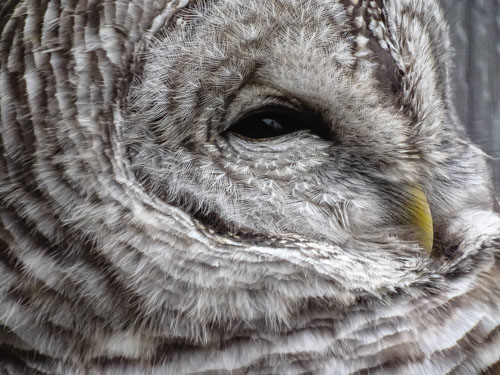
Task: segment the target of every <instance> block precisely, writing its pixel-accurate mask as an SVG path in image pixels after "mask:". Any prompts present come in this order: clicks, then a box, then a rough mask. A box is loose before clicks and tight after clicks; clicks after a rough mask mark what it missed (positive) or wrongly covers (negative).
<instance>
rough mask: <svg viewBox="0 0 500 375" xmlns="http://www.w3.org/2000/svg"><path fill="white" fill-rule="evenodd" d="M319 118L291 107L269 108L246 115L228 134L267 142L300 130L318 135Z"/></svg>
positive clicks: (232, 126)
mask: <svg viewBox="0 0 500 375" xmlns="http://www.w3.org/2000/svg"><path fill="white" fill-rule="evenodd" d="M318 124H321V122H318V119H317V116H314V115H311V116H308V114H307V113H304V112H299V111H297V110H294V109H291V108H289V107H282V106H267V107H263V108H260V109H258V110H255V111H251V112H250V113H248V114H246V115H245V116H243V117H242V118H240V119H239V120H237V121H236V122H235V123H234V124H232V125H231V126H230V127H229V129H228V132H230V133H233V134H236V135H238V136H241V137H244V138H247V139H250V140H252V141H265V140H269V139H273V138H278V137H282V136H284V135H287V134H291V133H294V132H297V131H300V130H310V131H312V132H313V133H316V134H318V132H317V131H315V130H317V128H318Z"/></svg>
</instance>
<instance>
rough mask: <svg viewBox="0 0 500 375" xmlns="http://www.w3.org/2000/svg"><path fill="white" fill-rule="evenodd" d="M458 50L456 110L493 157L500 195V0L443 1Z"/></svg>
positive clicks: (454, 75)
mask: <svg viewBox="0 0 500 375" xmlns="http://www.w3.org/2000/svg"><path fill="white" fill-rule="evenodd" d="M441 3H442V6H443V8H444V13H445V15H446V18H447V20H448V24H449V28H450V34H451V42H452V45H453V48H454V49H455V69H454V72H453V77H454V82H453V84H454V90H455V102H456V105H457V110H458V114H459V116H460V118H461V119H462V122H463V123H464V125H465V126H466V128H467V130H468V132H469V135H470V137H471V139H472V140H473V141H474V142H475V143H476V144H478V145H480V146H481V148H482V149H483V150H484V151H486V152H487V153H488V154H489V155H490V156H492V157H493V158H495V159H496V160H492V162H491V165H492V167H493V173H494V178H495V184H496V191H497V196H500V0H441Z"/></svg>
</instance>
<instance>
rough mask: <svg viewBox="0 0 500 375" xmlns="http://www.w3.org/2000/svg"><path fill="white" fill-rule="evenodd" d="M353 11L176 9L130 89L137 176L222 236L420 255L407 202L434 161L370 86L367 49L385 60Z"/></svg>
mask: <svg viewBox="0 0 500 375" xmlns="http://www.w3.org/2000/svg"><path fill="white" fill-rule="evenodd" d="M353 12H354V10H351V16H354V15H355V14H353ZM351 16H350V15H349V14H348V13H346V11H345V8H344V6H343V5H342V4H339V3H336V2H332V1H299V0H297V1H273V2H265V3H262V2H260V1H234V2H227V3H223V4H222V3H220V4H211V5H206V6H201V7H198V8H195V9H194V10H190V11H187V12H185V13H182V14H181V15H180V16H179V18H178V19H177V23H176V26H175V28H172V29H168V30H166V31H165V32H164V33H163V34H162V35H159V36H158V37H157V38H156V40H155V42H154V43H153V45H152V46H151V47H150V48H148V50H147V52H146V53H144V61H143V65H142V67H141V69H142V71H141V73H140V76H139V77H140V78H139V79H137V80H136V81H135V82H134V84H133V85H132V86H131V88H130V91H129V98H128V105H129V107H130V110H129V117H128V118H127V121H126V124H125V126H124V131H123V137H124V139H125V142H126V143H127V144H128V148H129V155H131V158H130V160H131V165H132V168H133V169H134V172H135V174H136V176H137V178H138V180H139V181H141V182H142V184H143V185H144V186H145V187H146V188H147V189H148V191H150V192H151V193H153V194H155V195H158V196H159V197H160V198H161V199H162V200H165V201H167V202H169V203H174V204H176V205H178V206H180V207H181V208H182V209H183V210H186V211H187V212H189V213H190V214H192V215H193V216H194V217H196V218H197V219H199V220H201V221H202V222H204V223H205V224H206V225H208V226H210V227H215V228H217V229H219V230H222V231H224V232H226V233H236V234H243V235H246V236H256V235H259V236H266V237H272V236H276V237H283V236H291V235H299V236H302V237H306V238H319V239H322V240H327V241H330V242H333V243H335V244H344V243H345V242H346V241H351V240H353V239H365V240H366V239H368V238H371V239H372V240H374V239H375V240H377V241H380V240H384V239H387V238H398V239H399V240H400V241H402V242H408V243H415V245H416V246H417V247H419V248H422V243H419V241H418V237H419V233H420V232H421V230H422V228H421V227H420V226H419V225H415V223H414V221H413V220H412V217H413V216H414V214H415V212H413V208H412V201H414V200H415V199H417V198H415V196H414V191H415V190H417V191H419V190H422V189H424V185H425V181H426V178H428V177H429V175H430V174H431V168H432V160H433V158H436V157H437V156H436V155H438V153H435V152H434V151H433V150H429V149H425V148H422V147H421V146H420V143H421V142H422V134H420V133H419V131H420V130H419V128H418V126H417V125H418V124H417V123H418V120H417V119H412V118H409V117H408V116H407V115H406V112H404V111H401V109H400V107H401V100H400V98H399V97H398V93H397V92H392V91H390V90H386V89H384V84H385V82H381V81H380V80H379V78H377V74H379V75H380V71H379V70H380V69H382V68H380V66H379V65H380V64H379V63H378V60H377V58H378V56H376V54H377V53H378V54H381V53H383V54H385V55H386V56H385V55H384V57H385V58H389V57H390V52H389V51H388V50H387V49H382V48H381V47H380V46H379V45H380V43H381V41H369V39H368V38H367V37H365V36H363V35H362V33H361V32H357V31H356V30H354V31H353V30H352V28H351V26H350V25H351V20H350V17H351ZM369 42H370V43H375V44H376V45H377V46H378V49H376V50H375V49H374V50H373V51H372V50H371V49H370V47H369V46H368V43H369ZM377 43H378V44H377ZM382 45H383V44H382ZM384 47H386V48H387V46H386V45H384ZM374 51H375V52H374ZM360 56H361V57H360ZM384 69H386V70H387V71H389V68H387V67H385V68H384ZM385 74H386V76H387V79H389V78H391V77H390V76H389V75H390V74H392V75H394V74H395V72H389V73H387V72H385ZM426 136H427V137H428V138H432V141H433V142H434V141H436V139H437V138H438V135H436V134H427V135H426ZM425 144H426V145H427V146H428V145H429V142H426V143H425ZM425 205H426V203H425V202H424V203H421V204H420V206H425Z"/></svg>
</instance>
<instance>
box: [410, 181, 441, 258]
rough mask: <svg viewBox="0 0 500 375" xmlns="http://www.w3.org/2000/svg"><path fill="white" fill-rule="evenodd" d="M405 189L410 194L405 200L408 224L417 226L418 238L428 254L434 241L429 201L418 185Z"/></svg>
mask: <svg viewBox="0 0 500 375" xmlns="http://www.w3.org/2000/svg"><path fill="white" fill-rule="evenodd" d="M407 191H408V193H409V195H410V198H409V199H408V202H406V208H407V210H408V211H407V213H408V216H409V218H410V224H411V225H413V226H415V227H417V228H418V237H419V238H418V240H419V242H420V244H421V245H422V247H423V248H424V249H425V251H426V252H427V254H430V253H431V252H432V245H433V242H434V229H433V226H432V215H431V209H430V207H429V202H428V201H427V197H426V195H425V193H424V191H423V190H422V189H421V188H420V187H417V186H411V187H409V188H407Z"/></svg>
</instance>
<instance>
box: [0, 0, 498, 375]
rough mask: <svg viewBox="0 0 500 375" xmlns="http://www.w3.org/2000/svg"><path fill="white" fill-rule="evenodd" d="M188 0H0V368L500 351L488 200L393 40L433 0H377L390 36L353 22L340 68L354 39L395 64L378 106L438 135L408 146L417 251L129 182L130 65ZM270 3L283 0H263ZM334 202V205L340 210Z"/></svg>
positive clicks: (343, 360) (197, 369) (348, 359)
mask: <svg viewBox="0 0 500 375" xmlns="http://www.w3.org/2000/svg"><path fill="white" fill-rule="evenodd" d="M288 2H289V3H290V4H291V5H292V6H296V5H297V4H299V3H300V4H302V5H301V6H303V7H304V9H307V7H308V6H309V7H311V6H313V7H314V6H316V5H315V3H318V4H321V6H322V7H324V8H321V9H327V8H326V7H328V6H330V5H328V3H335V4H334V6H333V5H332V9H334V10H335V11H338V12H340V13H341V14H345V17H346V18H345V20H346V22H353V25H355V22H360V21H359V20H358V21H356V16H357V13H356V12H361V10H359V9H357V8H353V7H354V5H356V4H358V1H352V0H351V1H350V2H349V1H340V2H338V3H336V2H334V1H333V0H332V1H326V0H324V1H323V0H322V1H319V0H318V1H316V0H310V1H305V0H304V1H298V0H297V1H295V0H293V1H292V0H289V1H288ZM193 3H194V2H193V1H184V0H172V1H168V0H103V1H96V0H23V1H15V0H14V1H13V0H7V1H5V0H4V1H3V2H2V5H0V32H1V37H0V110H1V111H0V373H1V374H205V375H207V374H243V373H251V374H270V373H273V374H308V373H314V374H378V373H384V374H386V373H394V374H446V373H453V374H474V373H481V372H482V371H487V369H488V368H489V367H490V366H492V365H493V364H495V362H497V361H498V360H499V358H500V284H499V282H498V280H499V279H500V218H499V216H498V214H497V213H495V212H494V208H493V206H494V204H493V203H492V202H493V201H494V198H493V197H492V196H491V194H489V192H488V191H487V188H488V187H489V186H490V185H489V184H490V183H489V182H488V178H489V177H488V175H487V172H486V167H485V164H484V159H483V156H482V154H481V153H480V152H479V151H478V150H477V149H476V148H475V147H474V146H471V145H469V144H468V143H467V142H464V141H461V140H459V139H461V138H460V130H456V129H455V128H454V125H453V126H452V125H450V124H452V123H453V122H454V121H455V120H456V118H455V117H454V110H453V108H451V106H450V104H449V98H448V95H449V94H448V91H446V90H444V89H443V90H439V89H436V92H434V91H433V95H434V96H432V98H434V99H435V100H436V101H439V105H436V108H435V109H434V108H432V109H429V110H428V113H427V112H426V113H425V115H422V112H425V111H426V110H427V109H428V108H430V107H432V105H433V103H430V99H429V97H431V96H426V95H425V93H426V92H430V91H429V90H431V88H429V87H427V86H425V87H422V86H419V85H415V86H412V85H413V84H414V81H413V78H412V77H415V76H417V75H418V74H420V73H419V72H421V70H419V69H420V68H421V66H419V65H418V61H406V60H405V58H406V59H409V57H408V56H409V55H408V54H407V55H400V56H399V55H398V53H400V52H401V51H402V50H405V48H407V47H408V46H407V45H406V44H407V43H408V40H406V39H404V37H401V38H400V39H397V36H398V34H396V33H398V32H400V31H399V30H400V29H401V27H403V26H408V29H411V27H416V26H415V25H413V24H412V20H413V18H412V16H413V17H415V18H418V17H423V18H424V19H425V20H426V22H428V23H430V22H436V18H435V17H437V20H439V19H440V18H439V17H441V16H440V13H439V10H437V9H435V10H433V12H437V13H436V14H438V15H437V16H436V15H434V14H432V15H431V16H429V15H428V14H427V13H426V12H427V10H426V9H427V8H426V7H429V6H430V5H429V3H430V1H424V0H421V1H417V0H401V1H393V2H392V4H391V2H389V3H390V4H389V5H383V2H381V1H377V2H376V3H377V5H378V6H380V7H382V6H383V7H384V8H383V16H382V18H378V20H379V21H380V25H383V22H386V25H385V26H384V27H385V28H386V34H377V35H379V37H378V39H377V40H378V43H380V42H381V41H384V43H387V45H386V44H384V43H382V44H381V45H383V46H384V47H387V48H388V49H380V48H378V47H377V48H374V47H371V48H373V49H372V50H369V51H368V52H366V54H364V52H363V53H360V50H362V48H363V39H362V38H360V37H359V36H360V35H361V36H363V35H365V37H366V38H368V39H370V38H371V35H372V34H370V33H369V32H363V33H361V32H357V31H356V29H355V27H356V26H353V28H352V30H351V29H349V30H351V31H349V33H351V34H352V38H350V39H349V40H350V42H352V43H353V44H352V45H351V46H350V47H349V48H348V50H349V53H350V54H352V59H354V60H352V61H355V64H352V67H351V68H352V69H354V70H355V69H359V70H360V71H363V72H365V73H366V72H367V71H368V72H369V71H370V69H377V68H376V67H375V68H374V67H373V66H372V65H373V64H372V65H370V61H372V60H368V59H367V57H366V56H367V55H370V54H371V55H370V56H372V57H373V56H375V58H376V57H377V56H378V57H379V58H382V57H381V56H383V57H384V58H386V59H387V61H389V62H390V64H394V66H398V69H399V70H397V72H399V73H398V74H403V77H400V76H398V74H396V73H394V72H395V71H393V70H391V68H390V66H389V68H388V67H387V66H385V68H384V69H389V70H390V72H391V73H390V74H392V75H391V79H395V80H398V81H397V82H399V83H400V87H399V88H398V90H402V91H404V93H403V94H401V96H400V99H398V100H399V101H397V102H395V103H392V104H391V105H394V108H396V107H398V108H399V107H404V108H407V110H405V112H404V114H405V116H408V117H411V116H413V117H412V118H416V119H417V120H419V116H420V115H422V121H420V122H419V124H420V125H419V126H421V130H420V131H419V132H418V136H419V137H424V138H423V139H424V141H425V139H431V138H432V140H433V142H434V143H433V145H434V144H439V146H436V147H438V148H439V149H438V150H434V149H430V148H429V149H425V150H423V151H422V152H421V154H422V155H424V156H422V158H423V159H425V160H426V163H429V165H432V167H429V170H430V171H432V172H429V173H428V174H427V175H426V176H428V177H427V178H428V181H429V182H428V185H426V186H427V187H426V189H427V191H428V194H429V199H430V201H431V209H432V210H433V211H434V212H433V214H435V222H436V229H435V230H436V236H437V244H436V249H438V250H436V251H435V253H434V254H433V255H432V256H430V257H428V256H426V255H425V254H424V253H423V252H422V250H421V249H420V248H419V247H418V246H416V245H415V244H413V243H411V242H408V241H402V240H401V239H399V238H398V237H392V236H383V237H381V238H378V237H370V238H368V239H367V238H366V237H364V238H360V237H356V236H353V237H352V238H349V239H347V240H345V241H344V242H343V243H342V244H340V243H335V241H332V240H331V239H329V238H325V237H321V236H319V235H318V236H314V235H308V234H307V233H297V234H289V233H288V234H286V233H285V234H283V233H273V234H272V235H266V234H263V235H261V236H257V235H255V236H248V235H247V236H245V235H241V233H240V234H238V233H236V234H234V233H233V231H224V230H220V229H218V228H212V227H211V226H210V225H209V224H207V221H206V220H201V219H199V218H197V217H196V216H195V215H193V214H192V212H191V211H190V210H188V209H185V208H184V207H183V206H182V205H181V204H179V203H178V202H175V203H172V202H170V201H167V200H166V199H164V196H162V195H161V194H159V193H158V194H157V191H156V190H157V189H156V190H155V191H153V189H149V188H148V186H147V184H144V183H141V182H138V173H137V170H134V167H135V166H134V160H135V159H134V158H133V157H132V156H130V155H129V154H128V153H129V152H132V151H131V150H133V147H132V146H131V145H132V144H133V145H137V142H139V146H140V147H139V148H140V152H146V151H148V150H149V151H151V150H154V149H153V146H152V148H151V149H149V148H148V149H143V148H142V146H141V145H142V143H140V142H141V139H142V138H140V136H137V138H134V142H135V143H134V142H132V141H130V138H128V137H132V135H137V134H135V133H134V124H136V123H135V122H132V125H131V122H130V121H129V119H130V113H129V109H130V108H129V107H128V106H129V102H128V101H129V100H131V99H130V92H129V90H130V87H135V86H134V84H132V83H131V82H132V78H133V77H134V76H136V77H137V76H139V77H141V74H142V71H143V69H144V64H145V63H144V56H151V55H152V54H151V53H149V52H150V51H148V49H149V48H152V46H156V47H158V45H159V44H158V43H159V41H160V43H161V42H162V41H163V42H165V41H166V42H168V40H169V39H168V38H167V39H162V38H164V36H165V35H167V36H168V33H169V30H171V28H175V27H180V26H179V25H182V23H183V22H188V23H189V22H190V21H189V20H190V18H189V17H193V18H196V17H195V16H194V15H190V13H188V12H189V10H187V8H192V7H195V8H196V6H195V4H193ZM207 3H208V2H207ZM213 3H217V6H219V7H221V8H223V6H224V4H222V5H221V4H220V3H221V2H215V1H214V2H213ZM222 3H224V2H222ZM237 3H238V2H234V4H237ZM250 3H252V2H249V4H250ZM273 3H275V4H281V3H286V1H285V0H283V1H276V2H273V1H264V2H262V3H261V4H260V5H259V6H260V7H262V9H264V8H265V9H267V8H270V7H272V5H273ZM359 3H360V4H361V5H363V4H365V5H366V4H367V2H363V1H359ZM234 4H233V6H236V5H234ZM307 4H309V5H307ZM311 4H312V5H311ZM325 4H326V5H325ZM353 4H354V5H353ZM318 6H319V5H318ZM366 6H368V5H366ZM203 7H205V8H203ZM349 7H351V8H352V9H351V8H349ZM430 7H431V8H432V9H433V8H434V6H430ZM196 9H197V10H196V11H197V12H201V13H202V14H203V12H208V11H211V10H210V6H209V4H204V5H203V6H202V7H199V8H196ZM214 9H218V8H214ZM314 9H316V8H314ZM367 9H368V8H367ZM375 9H378V8H375ZM405 9H406V10H407V9H410V10H411V12H407V13H405V12H406V10H405ZM304 12H305V11H304ZM367 12H368V11H367ZM214 14H215V11H214ZM256 14H257V13H256ZM349 14H350V15H349ZM367 14H368V13H367ZM400 15H401V18H399V17H400ZM403 15H404V16H403ZM358 16H359V15H358ZM318 17H319V16H318ZM425 17H429V18H428V19H426V18H425ZM367 20H368V21H369V19H367ZM337 21H338V20H337ZM337 21H335V22H337ZM203 22H204V21H201V22H200V26H196V25H197V24H196V23H194V26H192V27H193V29H196V27H200V28H202V26H201V25H202V24H203ZM398 22H399V23H398ZM365 23H366V21H365ZM368 23H369V22H368ZM349 25H350V24H349ZM367 27H368V26H367ZM398 27H399V28H398ZM222 28H223V27H222V26H221V29H222ZM391 28H392V29H391ZM367 30H368V29H367ZM391 30H392V31H391ZM186 32H187V31H186ZM345 32H346V31H343V33H344V34H342V35H347V34H345ZM438 32H442V33H443V35H445V34H446V32H445V31H442V30H441V28H437V29H436V33H437V34H436V35H438V34H439V33H438ZM193 33H194V31H193ZM391 33H392V34H391ZM339 35H340V34H339ZM356 35H357V36H356ZM391 35H392V36H391ZM356 38H357V39H356ZM443 38H446V36H443ZM171 40H172V43H173V42H175V38H174V37H172V39H171ZM422 43H424V42H422ZM429 43H431V42H429ZM443 43H444V44H446V43H445V42H443ZM431 44H432V43H431ZM371 45H372V44H367V46H371ZM410 47H411V46H410ZM410 47H408V48H409V50H411V48H410ZM434 47H435V46H434ZM439 47H440V48H441V47H442V48H445V47H446V46H444V47H443V46H442V45H441V44H439ZM228 48H229V47H228ZM391 48H392V51H391ZM386 51H389V52H386ZM356 53H357V55H356V56H355V54H356ZM409 53H410V52H409ZM433 53H435V56H432V57H433V58H434V59H432V64H434V65H432V64H431V63H429V64H430V65H431V66H432V69H434V71H433V72H434V73H435V72H436V71H438V73H435V76H436V77H437V78H435V80H434V83H435V84H436V85H439V84H443V85H445V86H446V85H448V82H447V78H446V77H447V75H446V74H447V73H446V69H448V67H447V66H445V67H444V68H443V69H444V73H442V72H441V71H440V70H439V69H440V68H439V67H440V64H441V60H442V61H444V63H443V64H444V65H446V61H447V60H446V59H447V57H446V53H447V52H446V53H445V52H442V53H440V52H439V51H433ZM153 55H154V54H153ZM154 56H161V53H160V52H158V53H157V54H156V55H154ZM398 56H399V57H398ZM398 58H399V59H398ZM175 63H179V64H181V65H179V66H182V61H175ZM412 64H413V65H412ZM160 65H161V64H160ZM351 68H350V69H351ZM159 69H160V68H159ZM380 69H382V68H380ZM403 69H407V70H408V71H407V72H406V73H405V72H404V71H403ZM354 70H353V72H355V71H354ZM389 70H387V71H389ZM380 71H382V75H384V74H385V77H387V74H389V73H387V71H385V70H383V69H382V70H378V71H377V72H378V73H380ZM401 72H403V73H401ZM365 73H363V74H365ZM353 74H355V73H353ZM360 74H361V73H360ZM366 74H367V76H369V77H372V78H373V77H375V78H373V79H382V78H380V77H379V78H376V77H378V76H377V75H376V74H371V73H366ZM404 74H406V75H404ZM424 76H425V74H424ZM347 77H348V76H347V75H346V76H343V78H344V79H348V78H347ZM405 80H406V81H405ZM139 81H140V79H139ZM429 85H430V84H429ZM353 87H354V85H353ZM370 87H371V90H380V92H384V93H385V92H386V91H387V90H390V88H388V87H384V88H381V87H379V86H376V85H374V86H373V87H372V86H370ZM374 87H377V88H374ZM353 90H354V89H353ZM419 90H421V91H419ZM426 90H427V91H426ZM374 92H375V93H378V91H374ZM447 106H450V107H447ZM438 107H439V108H438ZM391 108H392V107H391ZM443 108H446V110H443ZM188 109H189V110H194V109H195V108H191V107H190V108H188ZM394 111H396V110H394ZM433 111H434V112H433ZM436 111H442V112H443V113H444V112H445V114H444V115H442V116H444V117H446V118H444V117H443V118H444V119H443V118H441V117H439V116H437V115H436V114H435V113H436ZM391 113H392V112H391ZM439 113H440V114H441V112H439ZM398 116H400V115H398ZM400 117H401V116H400ZM429 118H432V119H434V120H433V121H434V122H433V124H435V123H436V121H437V123H439V124H440V125H439V126H440V130H439V132H441V133H439V136H438V135H436V136H435V135H434V133H436V134H437V132H438V130H433V129H430V127H431V125H428V124H426V122H425V121H427V119H429ZM436 119H438V120H436ZM452 120H453V121H452ZM439 121H441V122H439ZM433 126H434V125H433ZM131 133H134V134H132V135H131ZM443 134H444V136H443ZM416 137H417V136H416ZM425 137H427V138H425ZM440 137H442V138H447V140H448V142H451V143H452V144H453V145H454V146H453V147H455V148H452V147H451V146H450V147H449V148H446V147H445V146H444V145H445V142H442V141H441V138H440ZM417 138H418V137H417ZM137 139H139V141H137ZM436 139H437V140H436ZM166 142H168V140H167V141H166ZM440 142H441V143H440ZM421 143H422V142H420V143H419V142H417V141H415V144H421ZM424 143H425V142H424ZM429 143H431V142H429ZM163 145H164V144H163ZM162 147H165V146H162ZM306 147H307V143H305V146H304V148H306ZM429 147H430V146H429ZM433 147H434V146H433ZM144 150H145V151H144ZM151 152H153V151H151ZM241 152H242V154H243V151H241ZM145 155H149V154H147V153H145ZM443 155H445V156H443ZM292 157H293V156H292ZM311 160H313V161H315V160H314V158H313V157H311ZM195 162H196V161H195ZM311 163H312V162H311ZM318 163H319V162H318ZM179 165H182V164H179ZM304 168H306V167H304ZM307 168H309V167H307ZM311 168H312V167H311ZM141 173H142V172H141ZM144 173H145V172H144ZM179 173H180V172H179ZM235 173H236V172H235ZM238 173H239V172H238ZM141 176H142V178H145V179H146V180H148V177H147V176H148V175H147V173H146V174H141ZM144 176H146V177H144ZM450 176H451V177H450ZM280 177H282V178H285V180H286V178H287V176H285V177H283V176H280ZM142 182H143V181H142ZM166 184H167V185H168V184H174V182H173V181H167V182H166ZM160 185H161V184H160ZM464 186H465V187H464ZM451 197H456V199H455V200H454V199H453V198H451ZM346 207H347V208H346ZM346 207H344V209H345V211H346V212H343V211H340V213H339V214H338V215H340V219H339V221H340V222H341V225H342V227H343V228H345V227H348V224H347V223H346V221H348V220H347V219H348V215H349V213H348V208H349V207H348V205H347V206H346ZM441 207H443V208H442V209H441ZM439 246H441V247H439Z"/></svg>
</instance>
